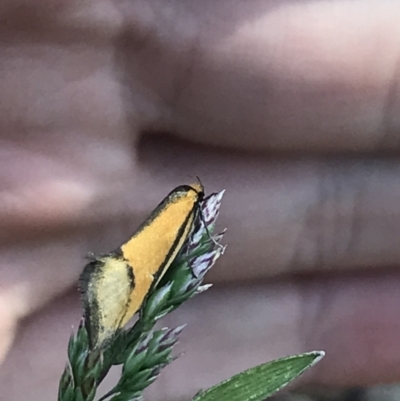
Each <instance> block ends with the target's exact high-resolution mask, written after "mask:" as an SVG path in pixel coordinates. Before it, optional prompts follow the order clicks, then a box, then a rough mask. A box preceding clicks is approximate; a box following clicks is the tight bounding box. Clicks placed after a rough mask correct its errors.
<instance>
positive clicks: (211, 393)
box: [192, 351, 325, 401]
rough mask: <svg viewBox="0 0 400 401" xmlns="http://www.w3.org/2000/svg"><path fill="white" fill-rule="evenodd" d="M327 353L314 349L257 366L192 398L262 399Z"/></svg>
mask: <svg viewBox="0 0 400 401" xmlns="http://www.w3.org/2000/svg"><path fill="white" fill-rule="evenodd" d="M324 355H325V353H324V352H323V351H314V352H309V353H306V354H301V355H295V356H290V357H287V358H282V359H277V360H275V361H272V362H268V363H265V364H262V365H258V366H255V367H254V368H250V369H248V370H245V371H244V372H242V373H239V374H237V375H235V376H233V377H231V378H230V379H228V380H226V381H224V382H222V383H220V384H217V385H216V386H214V387H211V388H209V389H208V390H205V391H203V392H200V393H199V394H197V395H196V396H195V397H194V398H193V400H192V401H263V400H265V399H266V398H267V397H269V396H271V395H273V394H274V393H276V392H277V391H278V390H280V389H282V388H283V387H285V386H286V385H287V384H288V383H290V382H291V381H292V380H294V379H295V378H296V377H298V376H299V375H301V374H302V373H303V372H304V371H305V370H307V369H308V368H310V367H311V366H312V365H314V364H315V363H317V362H318V361H319V360H321V359H322V357H323V356H324Z"/></svg>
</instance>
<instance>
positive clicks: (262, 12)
mask: <svg viewBox="0 0 400 401" xmlns="http://www.w3.org/2000/svg"><path fill="white" fill-rule="evenodd" d="M399 17H400V5H399V3H398V2H393V1H384V0H379V1H378V0H377V1H373V0H370V1H365V0H363V1H361V0H359V1H357V0H356V1H344V0H343V1H300V0H299V1H294V0H293V1H290V0H286V1H284V0H281V1H278V0H274V1H272V0H269V1H266V0H245V1H244V0H241V1H240V0H201V1H200V0H195V1H189V0H175V1H170V0H143V1H137V0H126V1H124V0H121V1H117V0H115V1H112V0H110V1H108V0H103V1H102V0H92V1H91V0H88V1H85V2H83V1H78V0H75V1H72V0H71V1H65V0H36V1H32V0H6V1H3V2H2V5H1V6H0V20H1V23H0V41H1V45H0V105H1V107H0V128H1V131H0V132H1V134H0V135H1V137H0V227H1V230H0V241H1V248H0V260H1V263H0V359H1V360H2V361H3V363H2V366H1V368H0V389H1V390H0V391H1V398H2V399H8V400H22V399H28V398H29V399H31V400H41V401H48V400H49V401H50V400H54V399H55V397H56V392H57V384H58V379H59V377H60V374H61V372H62V369H63V367H64V364H65V361H66V344H67V341H68V337H69V335H70V333H71V331H72V329H71V326H72V325H74V326H75V328H76V326H77V324H78V323H79V318H80V313H81V312H80V305H79V297H78V293H77V291H76V280H77V278H78V276H79V273H80V272H81V270H82V267H83V265H84V263H85V261H84V256H85V255H86V254H87V253H88V252H89V251H93V252H107V251H109V250H111V249H113V248H115V247H117V246H118V245H120V244H121V243H122V241H124V240H125V239H126V238H127V236H128V235H129V234H130V233H131V232H132V231H133V229H134V228H135V227H136V226H137V224H138V223H139V222H140V221H141V220H142V219H143V218H145V216H146V215H147V214H148V213H149V212H150V211H151V210H152V208H153V207H154V206H155V205H156V204H157V203H158V202H159V201H160V200H161V199H162V198H163V197H164V196H165V195H166V194H167V193H168V191H169V190H171V189H172V188H174V187H175V186H177V185H179V184H182V183H190V182H191V181H193V180H194V177H195V176H196V175H198V176H200V177H201V179H202V181H203V183H204V184H205V186H206V190H207V191H208V192H211V191H216V190H220V189H222V188H225V189H226V190H227V192H226V197H225V200H224V203H223V207H222V212H221V217H220V225H221V227H225V226H227V227H228V228H229V231H228V233H227V234H226V237H225V242H226V243H228V244H229V247H228V249H227V252H226V255H225V256H224V257H223V258H222V259H221V260H220V261H219V262H218V265H217V266H216V267H215V268H214V271H213V272H212V273H211V274H210V276H209V279H210V280H211V281H213V282H215V283H216V284H217V285H216V286H215V288H214V289H212V290H210V291H209V292H208V293H206V294H204V295H201V296H199V297H197V298H196V299H194V300H193V301H190V302H189V303H188V304H187V305H184V306H183V307H182V308H180V310H178V311H177V312H176V313H175V314H173V315H172V316H169V317H168V318H166V319H165V320H164V321H163V323H164V324H166V325H170V326H171V325H180V324H183V323H188V327H187V329H186V330H185V332H184V334H183V336H182V341H181V345H180V346H181V349H184V350H185V354H184V355H182V356H181V357H180V358H179V360H178V361H176V362H174V363H173V364H172V365H171V366H170V367H169V368H168V369H166V370H165V372H164V373H163V374H162V375H161V377H160V379H159V380H158V381H157V382H156V384H155V385H154V386H153V387H152V388H151V390H150V392H149V394H150V398H151V399H153V400H176V399H189V398H190V396H192V395H193V394H194V393H195V392H196V391H197V390H198V389H199V388H201V387H203V388H204V387H207V386H209V385H211V384H214V383H216V382H217V381H219V380H221V379H224V378H226V377H228V376H229V375H231V374H233V373H236V372H238V371H240V370H242V369H245V368H247V367H249V366H252V365H255V364H257V363H261V362H264V361H266V360H269V359H272V358H276V357H280V356H284V355H288V354H293V353H300V352H305V351H310V350H313V349H324V350H325V351H326V352H327V356H326V358H325V359H324V361H323V362H322V363H321V364H320V365H318V367H316V368H314V369H313V370H312V371H310V372H309V373H308V374H307V375H306V376H304V379H303V383H319V384H328V385H335V386H348V385H367V384H374V383H378V382H390V381H396V380H397V381H399V380H400V369H399V366H400V342H399V333H400V273H399V271H398V266H399V262H400V246H399V242H400V162H399V159H398V154H399V148H400V146H399V145H400V135H399V133H400V118H399V116H400V70H399V60H400V24H399ZM155 132H158V135H153V134H154V133H155ZM167 133H168V135H167Z"/></svg>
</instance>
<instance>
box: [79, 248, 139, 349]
mask: <svg viewBox="0 0 400 401" xmlns="http://www.w3.org/2000/svg"><path fill="white" fill-rule="evenodd" d="M80 287H81V291H82V294H83V305H84V313H85V324H86V329H87V331H88V334H89V341H90V344H91V347H98V346H102V345H104V343H105V342H107V341H108V340H109V339H111V338H112V337H113V335H114V334H115V333H116V331H117V330H118V329H119V328H120V326H121V322H122V320H123V318H124V316H125V314H126V311H127V309H128V306H129V300H130V294H131V292H132V291H133V288H134V277H133V271H132V268H131V267H130V266H129V265H128V264H127V263H126V261H124V260H123V259H119V258H118V257H114V256H107V257H103V258H99V259H96V260H94V261H92V262H90V263H89V264H88V265H86V267H85V269H84V271H83V273H82V275H81V278H80Z"/></svg>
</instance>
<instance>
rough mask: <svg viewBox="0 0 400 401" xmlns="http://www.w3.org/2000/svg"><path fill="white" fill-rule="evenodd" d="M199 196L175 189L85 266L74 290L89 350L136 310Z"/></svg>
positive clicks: (195, 189)
mask: <svg viewBox="0 0 400 401" xmlns="http://www.w3.org/2000/svg"><path fill="white" fill-rule="evenodd" d="M203 197H204V190H203V187H202V185H201V184H193V185H190V186H189V185H182V186H179V187H177V188H175V189H174V190H173V191H171V192H170V193H169V195H168V196H167V197H166V198H165V199H164V200H163V201H162V202H161V203H160V204H159V205H158V206H157V208H156V209H155V210H154V211H153V212H152V213H151V214H150V216H149V217H148V218H147V219H146V221H144V222H143V223H142V224H141V226H140V227H139V228H138V230H137V231H136V233H135V234H134V235H133V236H132V237H131V238H130V239H129V240H128V241H127V242H126V243H124V244H123V245H122V246H121V247H120V248H119V249H117V250H116V251H114V252H112V253H110V254H108V255H105V256H101V257H99V258H95V259H93V260H92V261H91V262H90V263H88V264H87V265H86V267H85V269H84V271H83V273H82V275H81V278H80V287H81V290H82V294H83V306H84V314H85V324H86V328H87V330H88V333H89V338H90V343H91V346H92V347H101V346H103V345H104V344H105V343H106V342H107V341H108V340H109V339H110V338H111V337H112V336H113V335H114V334H115V333H116V331H117V330H118V329H119V328H121V327H123V326H124V325H125V324H126V323H127V322H128V321H129V320H130V319H131V318H132V317H133V315H134V314H135V313H136V312H137V311H138V310H139V309H140V307H141V306H142V304H143V302H144V300H145V298H146V296H147V294H148V293H149V291H150V290H151V288H152V286H154V285H156V284H157V283H158V282H159V280H160V279H161V278H162V277H163V275H164V274H165V272H166V271H167V269H168V267H169V266H170V265H171V263H172V262H173V260H174V259H175V257H176V256H177V254H178V253H179V251H180V250H181V248H182V245H183V244H184V243H185V241H186V239H187V237H188V235H189V233H190V231H191V228H192V225H193V222H194V220H195V218H196V216H197V213H198V211H199V205H200V202H201V200H202V199H203Z"/></svg>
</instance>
